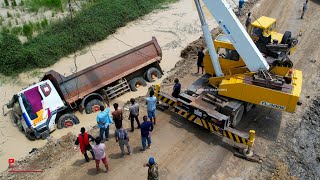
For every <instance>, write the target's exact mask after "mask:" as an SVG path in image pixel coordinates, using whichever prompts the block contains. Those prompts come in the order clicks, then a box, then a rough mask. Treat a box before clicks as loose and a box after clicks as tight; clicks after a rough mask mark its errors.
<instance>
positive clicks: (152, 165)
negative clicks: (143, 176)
mask: <svg viewBox="0 0 320 180" xmlns="http://www.w3.org/2000/svg"><path fill="white" fill-rule="evenodd" d="M144 167H148V168H149V169H148V180H158V179H159V172H158V164H157V163H156V162H155V160H154V158H153V157H150V158H149V162H148V163H146V164H144Z"/></svg>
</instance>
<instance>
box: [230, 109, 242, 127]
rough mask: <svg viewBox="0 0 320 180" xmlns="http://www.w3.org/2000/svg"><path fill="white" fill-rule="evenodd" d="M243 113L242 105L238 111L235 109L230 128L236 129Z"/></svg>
mask: <svg viewBox="0 0 320 180" xmlns="http://www.w3.org/2000/svg"><path fill="white" fill-rule="evenodd" d="M244 111H245V109H244V105H241V106H240V107H239V109H237V111H236V113H235V114H234V116H232V117H231V127H236V126H237V125H238V123H239V122H240V121H241V118H242V116H243V113H244Z"/></svg>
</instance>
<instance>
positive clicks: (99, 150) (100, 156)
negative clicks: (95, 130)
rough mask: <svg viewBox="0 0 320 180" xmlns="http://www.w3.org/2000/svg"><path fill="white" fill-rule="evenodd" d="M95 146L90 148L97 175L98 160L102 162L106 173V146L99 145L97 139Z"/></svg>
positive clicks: (107, 169) (97, 139) (98, 139)
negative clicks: (93, 156)
mask: <svg viewBox="0 0 320 180" xmlns="http://www.w3.org/2000/svg"><path fill="white" fill-rule="evenodd" d="M95 141H96V144H95V145H94V146H93V147H92V149H93V152H94V154H95V158H96V168H97V173H98V172H99V164H100V160H102V162H103V164H104V166H105V167H106V172H108V171H109V165H108V160H107V157H106V152H105V149H106V145H105V144H104V143H100V142H101V140H100V138H99V137H97V138H96V140H95Z"/></svg>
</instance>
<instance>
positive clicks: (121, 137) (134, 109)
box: [75, 90, 158, 179]
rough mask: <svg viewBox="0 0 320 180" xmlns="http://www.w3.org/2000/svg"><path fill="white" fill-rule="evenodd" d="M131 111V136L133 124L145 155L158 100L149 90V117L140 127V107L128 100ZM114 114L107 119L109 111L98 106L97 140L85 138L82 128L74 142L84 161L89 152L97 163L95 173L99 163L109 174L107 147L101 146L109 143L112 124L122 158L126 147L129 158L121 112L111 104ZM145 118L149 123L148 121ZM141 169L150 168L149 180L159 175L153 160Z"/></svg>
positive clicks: (126, 133) (146, 117)
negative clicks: (101, 163)
mask: <svg viewBox="0 0 320 180" xmlns="http://www.w3.org/2000/svg"><path fill="white" fill-rule="evenodd" d="M130 103H131V105H130V107H129V112H130V113H129V117H128V119H129V120H130V121H131V132H134V129H135V128H134V121H136V123H137V128H138V129H140V131H141V144H142V148H141V149H140V151H145V150H146V149H150V148H151V132H152V131H153V129H154V125H156V103H157V98H156V97H155V96H154V91H153V90H151V91H150V92H149V97H147V98H146V105H147V114H148V116H146V115H145V116H143V122H142V123H141V124H140V121H139V104H138V103H136V102H135V99H133V98H131V99H130ZM113 107H114V111H113V112H112V113H111V115H110V107H109V105H108V107H106V108H105V107H104V106H100V107H99V110H100V112H99V113H98V115H97V117H96V121H97V124H98V128H99V130H100V133H99V136H98V137H96V138H94V137H93V136H92V135H90V134H88V133H87V132H86V130H85V128H84V127H82V128H81V130H80V132H81V133H80V134H79V135H78V138H77V140H76V142H75V144H76V145H79V146H80V150H81V153H82V154H83V155H84V157H85V160H86V161H87V162H89V157H88V154H87V151H90V153H91V154H92V158H93V159H94V160H95V162H96V169H97V172H99V170H100V168H99V164H100V160H101V161H102V162H103V164H104V166H105V168H106V172H108V170H109V165H108V160H107V157H106V152H105V149H106V146H105V144H104V143H103V142H104V136H105V140H106V141H109V129H110V125H111V124H115V127H116V130H115V133H114V137H115V141H116V142H118V143H119V146H120V151H121V156H122V157H123V156H124V155H125V150H124V149H125V146H126V147H127V151H128V154H129V155H131V154H132V150H131V147H130V145H129V135H128V132H127V131H126V130H125V129H124V128H123V124H122V121H123V119H124V118H123V111H122V109H120V108H119V104H117V103H114V104H113ZM148 118H149V119H150V121H148ZM90 141H95V144H94V145H93V147H92V146H91V145H90ZM144 166H147V167H149V170H148V177H152V178H151V179H157V174H158V165H157V163H155V161H154V158H153V157H150V159H149V161H148V163H147V164H145V165H144Z"/></svg>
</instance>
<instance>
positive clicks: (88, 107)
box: [85, 99, 104, 114]
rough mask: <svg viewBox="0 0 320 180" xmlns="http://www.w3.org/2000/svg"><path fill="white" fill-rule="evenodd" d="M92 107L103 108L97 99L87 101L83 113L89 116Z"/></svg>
mask: <svg viewBox="0 0 320 180" xmlns="http://www.w3.org/2000/svg"><path fill="white" fill-rule="evenodd" d="M94 105H99V106H104V104H103V102H102V101H101V100H99V99H92V100H91V101H89V102H88V103H87V105H86V108H85V111H86V113H87V114H91V113H92V112H93V111H92V107H93V106H94Z"/></svg>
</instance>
